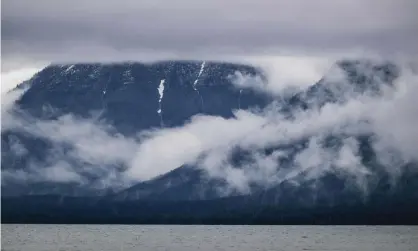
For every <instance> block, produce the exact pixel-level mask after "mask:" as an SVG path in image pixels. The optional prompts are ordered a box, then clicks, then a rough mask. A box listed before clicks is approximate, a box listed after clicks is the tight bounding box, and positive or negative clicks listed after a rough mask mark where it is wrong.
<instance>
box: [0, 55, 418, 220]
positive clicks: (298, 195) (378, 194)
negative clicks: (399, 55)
mask: <svg viewBox="0 0 418 251" xmlns="http://www.w3.org/2000/svg"><path fill="white" fill-rule="evenodd" d="M335 69H337V70H338V74H342V75H343V77H344V78H345V79H346V81H343V82H341V80H333V79H331V80H330V78H329V76H327V75H326V76H324V78H323V79H321V80H320V81H319V82H318V83H315V84H313V85H312V86H310V87H309V88H307V89H305V90H300V91H297V92H292V93H291V94H289V95H287V94H286V95H282V96H273V95H271V94H269V93H268V92H263V91H260V90H259V88H256V87H254V88H248V87H246V88H244V87H239V86H238V85H234V84H233V83H232V78H233V76H234V75H235V74H236V73H237V72H239V73H240V74H241V75H246V76H252V77H259V78H260V79H262V80H264V81H265V80H266V76H265V74H264V72H263V71H262V70H261V69H258V68H256V67H253V66H248V65H240V64H231V63H221V62H193V61H167V62H158V63H153V64H142V63H134V62H129V63H121V64H74V65H51V66H48V67H46V68H45V69H43V70H41V71H40V72H38V73H37V74H36V75H35V76H33V77H32V78H31V79H29V80H28V81H25V82H24V83H22V85H21V86H20V87H18V88H22V89H25V88H26V89H25V91H24V92H23V95H22V96H21V97H20V98H19V99H18V100H16V102H15V108H14V109H13V110H12V111H11V112H10V113H11V116H12V118H13V119H16V118H18V119H19V121H20V124H19V126H15V127H10V126H7V127H5V129H4V130H3V129H2V136H1V137H2V167H1V168H2V202H3V205H5V209H4V210H2V220H3V219H5V220H7V221H10V222H14V221H17V222H19V221H20V220H17V219H21V221H23V222H26V221H28V222H31V221H33V220H31V219H35V220H34V221H33V222H45V221H49V220H51V221H52V222H54V221H56V222H63V221H62V219H64V218H65V217H67V216H68V217H70V218H71V219H73V220H74V221H70V222H96V223H100V222H101V223H111V222H113V221H114V222H115V223H117V222H119V223H129V222H138V223H147V222H148V223H155V222H164V220H161V219H165V218H164V217H168V218H167V219H168V221H170V222H171V221H172V222H177V223H187V222H200V221H199V219H200V220H202V221H203V222H207V223H208V222H209V223H211V222H212V223H213V222H215V223H216V222H218V221H217V220H219V222H229V223H234V222H236V223H240V222H241V223H263V222H267V223H268V222H273V223H274V222H275V223H286V222H299V221H300V222H301V223H303V222H305V223H306V224H311V223H314V222H315V217H314V215H317V216H318V215H320V216H318V217H319V218H318V219H320V220H319V221H320V222H325V223H326V222H329V223H332V222H337V223H338V222H340V223H343V221H338V220H337V221H336V219H338V218H339V212H343V213H341V214H342V215H349V214H350V212H349V210H348V208H351V209H352V210H353V211H356V210H357V211H356V212H357V216H352V217H348V216H347V217H348V218H350V219H355V218H356V217H357V219H358V222H359V223H360V224H362V222H363V223H364V222H366V219H367V217H368V215H369V214H371V213H372V212H373V213H375V214H376V216H375V217H376V218H373V219H370V220H371V221H370V222H384V221H381V219H382V218H381V217H382V215H381V214H378V213H377V211H379V208H380V207H382V206H387V207H388V208H387V211H385V212H382V213H384V214H388V215H391V214H396V215H400V214H404V218H402V219H401V220H399V221H396V220H394V221H393V222H395V223H399V222H405V220H407V218H405V217H406V215H413V212H414V210H413V209H414V208H416V209H418V205H417V204H416V203H414V201H418V200H417V199H418V193H417V192H416V191H418V190H417V185H416V184H418V183H417V181H418V175H417V173H416V172H415V171H414V170H415V169H414V168H409V167H408V166H415V164H414V163H406V164H404V167H402V168H403V169H405V172H403V173H402V175H400V177H398V185H396V186H395V188H394V186H393V184H392V182H393V181H392V176H391V175H390V173H388V172H387V171H386V169H385V168H384V167H383V166H382V165H381V163H380V162H379V161H378V159H377V157H376V153H375V150H374V148H373V140H374V135H373V134H369V133H365V134H362V135H356V136H355V139H356V140H357V141H358V144H359V153H358V154H359V157H360V161H361V164H362V165H364V166H366V167H367V168H368V170H370V171H371V172H373V174H374V175H370V176H367V175H366V176H365V177H366V178H365V179H366V180H365V181H364V182H365V183H367V184H368V185H367V189H368V195H367V196H366V197H367V198H366V199H365V197H364V194H363V191H361V187H359V186H353V184H352V183H353V180H350V179H347V175H346V174H345V173H344V172H324V173H323V174H321V175H320V176H318V177H317V178H314V179H312V178H309V177H310V175H311V173H310V172H309V170H304V171H301V172H300V173H298V174H297V175H295V176H294V177H293V178H292V179H289V180H283V181H282V182H275V183H271V184H270V183H269V184H267V183H263V182H261V183H260V182H249V191H247V192H242V191H239V190H236V189H233V188H231V187H230V184H229V183H228V181H227V180H226V179H223V178H222V177H212V176H211V175H209V174H208V173H207V172H206V171H205V170H203V169H201V168H200V167H199V166H198V165H197V164H185V165H181V166H178V167H177V168H175V169H174V170H172V171H169V172H167V173H164V174H161V175H159V176H157V177H155V178H152V179H150V180H147V181H143V182H136V183H134V184H131V185H130V186H129V187H126V184H123V185H121V186H116V187H115V186H106V185H103V186H99V185H97V184H99V182H100V181H101V179H102V178H103V177H102V176H101V175H102V174H101V173H100V172H91V170H102V171H103V172H107V171H106V170H116V174H114V175H116V176H118V175H119V174H120V173H123V171H125V170H126V169H127V166H126V163H118V162H115V163H111V164H108V163H106V164H103V165H102V166H97V165H99V164H97V163H96V162H97V161H96V162H90V163H89V162H86V161H85V160H80V159H78V158H77V156H75V155H74V154H73V147H74V146H72V145H69V144H68V142H67V141H62V142H58V143H57V142H54V141H52V140H51V137H50V138H48V137H44V134H48V133H49V131H48V130H50V129H54V130H57V131H58V132H59V131H60V130H68V128H60V127H58V128H56V127H54V128H52V127H50V126H49V124H46V125H48V126H49V127H42V126H43V125H45V123H44V122H54V126H56V124H58V125H63V123H65V122H71V121H72V120H71V119H72V118H77V119H78V120H81V121H84V120H89V121H90V120H93V121H95V122H97V123H99V122H100V124H106V125H107V126H108V128H110V134H111V135H112V136H114V137H116V138H124V139H129V138H135V137H137V136H138V135H141V134H142V133H144V132H150V131H151V132H152V131H155V130H158V129H164V128H181V127H182V126H184V125H186V124H188V123H189V122H190V121H191V120H192V119H193V117H194V116H195V115H211V116H217V117H221V118H224V119H233V118H235V116H236V114H235V113H234V112H235V111H236V110H239V109H241V110H247V111H262V110H263V109H266V108H268V107H270V106H274V107H276V108H277V110H274V111H275V112H277V113H280V114H281V115H283V118H289V119H290V120H291V119H292V117H294V116H297V114H298V113H299V112H300V111H307V110H315V109H320V108H321V107H324V106H326V105H329V104H342V103H346V102H348V101H349V100H350V99H353V98H356V97H357V96H361V95H364V94H367V95H371V96H379V95H382V93H383V92H384V91H385V90H386V89H387V88H394V81H395V80H396V79H397V78H398V77H399V75H400V69H399V68H398V67H397V65H395V64H393V63H390V62H381V63H376V62H372V61H367V60H342V61H339V62H337V63H336V64H335V66H334V70H335ZM329 74H331V75H332V74H334V73H333V72H332V71H331V72H330V73H329ZM255 84H257V83H255V82H254V85H255ZM68 115H71V117H68ZM6 118H8V117H6ZM39 121H41V123H40V122H39ZM6 122H7V121H6ZM6 122H5V123H6ZM22 124H23V126H22ZM25 125H34V126H36V130H37V131H36V133H33V132H34V131H33V130H32V129H30V130H28V129H27V126H25ZM77 126H88V125H87V124H80V125H79V124H77ZM2 127H4V126H3V121H2ZM22 127H23V128H22ZM45 128H47V129H45ZM72 130H73V129H72ZM80 130H81V129H80ZM92 130H96V128H92ZM39 131H41V132H42V133H39ZM93 133H96V132H94V131H92V134H93ZM87 137H88V136H87ZM271 137H275V135H272V136H271ZM345 138H347V135H344V134H335V133H330V134H329V135H327V136H326V137H325V139H324V142H323V144H324V145H325V146H324V147H325V148H326V149H330V150H332V151H340V150H341V147H342V142H343V141H344V140H345ZM86 140H89V139H88V138H87V139H86ZM91 140H96V139H93V138H92V139H91ZM169 143H170V142H167V144H169ZM311 143H312V135H307V136H306V137H304V138H299V139H297V140H295V141H291V142H289V143H287V144H282V143H280V144H272V145H270V146H269V147H266V148H261V149H257V156H261V158H266V159H275V161H277V168H278V166H280V172H283V173H285V174H292V170H293V168H294V164H295V161H296V158H297V156H298V155H299V154H301V153H302V152H303V151H305V150H307V149H309V147H310V144H311ZM135 146H136V145H135ZM19 147H21V148H19ZM170 147H176V146H175V145H172V146H170ZM19 149H21V151H19ZM86 150H91V149H86ZM93 150H94V149H93ZM129 150H130V149H124V148H123V149H114V151H121V152H123V151H129ZM277 151H284V152H286V153H287V156H278V157H276V156H275V154H276V153H277ZM121 154H123V153H121ZM51 156H52V157H54V156H55V158H54V161H57V159H56V156H59V158H62V159H63V162H64V163H65V164H66V165H67V166H68V165H70V168H71V170H77V173H78V174H81V175H82V177H83V178H84V179H86V180H85V182H83V183H81V184H80V183H78V182H77V181H74V179H72V178H74V177H73V176H72V175H73V173H68V177H66V178H67V180H65V181H63V180H57V179H58V177H56V176H54V173H53V172H52V173H51V174H50V173H49V175H50V176H48V177H46V179H45V177H42V179H39V177H38V176H36V175H37V174H38V172H41V171H40V170H41V169H42V168H47V167H48V166H49V165H51ZM254 156H255V155H254V149H253V148H251V147H250V148H242V149H241V148H236V149H234V151H233V152H232V153H231V155H230V156H229V158H230V164H231V165H232V166H233V167H235V168H237V169H241V168H243V166H245V164H246V163H249V162H251V161H253V159H254ZM203 157H204V156H203ZM67 166H65V167H67ZM28 170H31V172H32V171H33V170H35V175H32V174H31V175H32V176H33V177H32V176H29V177H27V176H24V177H23V178H21V179H16V178H15V177H14V176H19V175H22V174H25V173H27V171H28ZM53 170H54V169H53ZM63 170H64V171H67V170H68V169H58V171H59V172H62V171H63ZM331 170H333V169H332V167H331ZM51 175H52V176H51ZM398 206H399V208H398V209H396V208H397V207H398ZM37 207H38V209H36V208H37ZM13 208H19V210H14V209H13ZM52 211H57V212H56V213H54V214H53V215H52V216H51V218H48V217H49V216H48V217H47V216H46V215H47V212H52ZM135 212H141V214H142V215H143V218H141V217H139V216H137V215H136V214H135ZM185 212H186V213H189V214H190V217H191V219H187V218H185V217H184V213H185ZM292 212H293V214H292ZM278 213H280V217H279V216H278V215H277V214H278ZM96 214H97V218H95V217H96V216H95V215H96ZM305 214H306V217H305V216H303V215H305ZM28 215H29V216H28ZM30 215H32V216H33V217H34V218H31V217H32V216H30ZM121 215H125V216H124V217H122V216H121ZM164 215H165V216H164ZM182 215H183V216H182ZM308 215H309V216H308ZM327 215H329V217H328V216H327ZM353 215H356V214H353ZM249 216H251V217H249ZM45 217H46V218H45ZM138 217H139V218H138ZM235 217H236V218H235ZM248 217H249V218H251V219H253V220H254V221H243V219H245V218H248ZM254 217H255V218H254ZM257 217H258V218H257ZM277 217H279V218H277ZM309 217H311V218H309ZM327 217H328V218H327ZM414 217H415V216H414ZM36 219H39V221H38V220H36ZM89 219H95V220H89ZM106 219H107V220H106ZM64 222H66V221H64ZM347 223H349V222H347Z"/></svg>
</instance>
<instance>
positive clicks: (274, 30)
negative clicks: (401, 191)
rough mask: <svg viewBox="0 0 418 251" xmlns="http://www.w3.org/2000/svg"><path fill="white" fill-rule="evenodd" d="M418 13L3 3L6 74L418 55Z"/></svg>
mask: <svg viewBox="0 0 418 251" xmlns="http://www.w3.org/2000/svg"><path fill="white" fill-rule="evenodd" d="M417 13H418V1H416V0H339V1H336V0H316V1H305V0H293V1H288V0H257V1H254V0H240V1H238V0H229V1H225V0H206V1H200V0H177V1H171V0H170V1H168V0H139V1H138V0H118V1H103V0H89V1H85V0H71V1H64V0H36V1H31V0H3V1H2V8H1V14H2V16H1V21H2V24H1V25H2V30H1V42H2V75H4V76H6V77H7V74H8V73H10V72H11V71H13V72H14V73H13V74H15V75H19V74H20V75H22V76H23V75H25V76H26V75H29V74H30V73H32V72H33V70H32V71H31V70H28V69H34V68H36V67H37V68H39V67H42V66H44V65H45V64H47V63H49V62H56V61H75V62H79V61H119V60H154V59H163V58H191V59H195V58H196V59H200V58H208V57H210V58H226V59H228V58H232V57H233V56H239V57H241V56H244V57H247V56H256V57H257V56H261V55H269V56H271V55H277V54H283V53H286V54H287V55H295V56H299V57H300V56H305V55H325V54H330V53H348V52H351V51H357V52H358V51H367V52H368V53H371V52H372V53H377V54H380V55H394V54H402V55H414V56H416V55H417V54H418V47H417V46H416V44H418V15H417ZM16 71H17V72H18V73H16ZM25 73H26V74H25ZM3 82H4V81H3ZM3 86H4V84H3Z"/></svg>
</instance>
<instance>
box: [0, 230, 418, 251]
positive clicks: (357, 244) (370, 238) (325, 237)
mask: <svg viewBox="0 0 418 251" xmlns="http://www.w3.org/2000/svg"><path fill="white" fill-rule="evenodd" d="M1 237H2V245H1V250H5V251H12V250H13V251H17V250H19V251H20V250H22V251H25V250H28V251H29V250H30V251H52V250H54V251H57V250H59V251H65V250H82V251H88V250H102V251H118V250H123V251H128V250H140V251H147V250H150V251H154V250H155V251H156V250H174V251H191V250H193V251H194V250H204V251H206V250H207V251H212V250H222V251H235V250H237V251H256V250H284V251H287V250H292V251H293V250H321V251H323V250H333V251H337V250H344V251H346V250H356V251H359V250H361V251H366V250H379V251H386V250H387V251H394V250H396V251H403V250H411V251H416V250H418V226H178V225H152V226H151V225H15V224H6V225H1Z"/></svg>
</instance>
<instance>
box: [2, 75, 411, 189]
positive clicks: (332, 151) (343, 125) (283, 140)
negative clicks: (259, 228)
mask: <svg viewBox="0 0 418 251" xmlns="http://www.w3.org/2000/svg"><path fill="white" fill-rule="evenodd" d="M241 77H242V78H246V77H245V76H241ZM248 81H251V80H250V79H249V80H248ZM269 81H276V80H274V78H273V79H269ZM297 81H299V80H297ZM297 81H296V82H297ZM325 81H328V82H329V83H330V84H331V85H336V84H338V85H339V86H340V87H341V88H343V87H344V86H345V87H347V86H350V85H351V84H350V83H349V82H348V81H347V79H346V78H345V77H343V76H342V75H340V74H333V75H332V77H330V78H328V79H327V78H325ZM238 85H239V84H238ZM273 85H274V84H270V83H269V84H267V89H264V91H270V90H273V89H274V90H280V89H281V87H280V88H277V89H276V87H272V86H273ZM298 85H299V84H298ZM277 86H280V84H278V85H277ZM284 86H286V85H284ZM260 90H262V89H260ZM331 90H333V89H332V88H331ZM335 90H339V88H336V89H335ZM344 90H345V91H344V92H343V93H345V95H346V99H344V100H345V101H344V102H338V103H327V104H325V105H324V106H320V107H319V106H313V107H312V108H311V109H308V110H296V111H294V112H293V114H292V116H290V117H289V116H287V115H286V114H283V113H280V112H279V111H280V108H281V107H282V106H283V105H284V104H283V103H281V102H280V100H278V101H277V102H274V103H272V104H271V105H270V106H268V107H267V108H266V109H264V110H263V111H260V112H256V111H244V110H236V111H235V112H234V114H235V117H234V118H230V119H225V118H221V117H217V116H206V115H197V116H194V117H193V118H191V120H190V122H188V123H186V124H185V125H184V126H180V127H175V128H162V129H159V128H158V129H157V128H156V129H153V130H150V131H147V132H142V133H141V134H139V135H137V136H132V137H127V136H124V135H121V134H118V133H117V132H116V131H115V130H114V128H112V127H111V126H109V125H107V124H106V123H105V122H104V121H101V120H99V119H97V118H90V119H85V118H78V117H75V116H73V115H71V114H67V115H64V116H62V117H60V118H58V119H56V120H37V119H34V118H29V119H31V123H28V117H25V116H23V117H22V116H16V112H19V111H17V110H15V109H16V107H15V106H13V105H12V104H13V100H16V99H17V98H18V97H19V95H20V94H21V93H22V92H23V90H17V91H15V92H11V93H9V94H7V96H5V97H7V98H6V99H4V98H3V99H2V133H5V132H7V131H18V132H21V133H23V134H26V135H30V136H31V137H35V138H42V139H44V140H47V141H49V142H51V144H52V145H53V148H52V149H53V151H52V152H50V153H49V154H48V159H47V160H45V163H39V162H36V161H33V160H32V161H31V162H30V163H31V165H32V168H30V169H29V171H28V172H26V173H25V172H23V171H18V172H16V175H15V176H14V177H21V178H22V177H23V178H24V179H35V180H40V179H43V180H50V181H56V182H75V181H76V182H79V183H85V181H86V177H90V176H92V175H96V176H97V177H99V178H98V181H97V182H98V183H100V186H102V187H112V186H118V187H120V186H127V185H129V184H132V183H135V182H139V181H144V180H149V179H152V178H154V177H156V176H158V175H161V174H164V173H167V172H169V171H171V170H173V169H175V168H177V167H179V166H181V165H184V164H191V165H196V166H197V167H198V168H201V169H203V170H205V171H206V172H207V173H208V174H209V176H211V177H214V178H220V179H224V180H225V181H227V183H228V184H229V186H230V188H231V189H235V190H238V191H241V192H249V191H250V190H251V189H250V187H251V185H252V184H259V185H265V186H270V185H274V184H278V183H280V182H282V181H284V180H295V181H297V180H298V179H300V177H303V179H305V180H307V179H317V178H319V177H321V176H322V175H324V174H326V173H330V172H331V173H337V174H339V175H342V176H344V177H347V178H348V179H350V180H352V181H353V183H354V184H356V186H358V187H360V188H362V189H363V190H367V177H368V176H371V175H373V172H372V170H370V169H369V168H368V167H366V166H364V164H363V163H362V161H361V156H360V154H359V151H360V150H359V142H358V140H357V136H359V135H368V134H374V135H375V140H374V141H373V147H374V148H375V150H376V151H377V154H378V156H377V157H378V160H379V161H380V162H381V163H383V164H384V166H385V168H386V169H387V170H388V172H389V173H393V174H396V173H399V172H402V169H401V166H402V165H403V164H405V163H408V162H412V161H418V159H417V158H418V156H417V154H416V153H417V152H418V148H417V143H418V131H417V130H416V128H415V126H414V125H416V124H418V108H417V106H416V104H415V103H416V100H415V99H416V97H417V96H418V78H417V75H416V74H415V73H413V72H412V71H410V70H409V69H407V68H403V69H402V75H401V76H400V77H399V78H398V79H397V80H396V83H395V86H394V88H386V89H385V88H384V89H383V92H382V94H381V95H379V96H376V95H369V93H367V92H366V93H355V91H354V90H353V89H350V88H346V89H344ZM349 90H351V93H350V92H349ZM277 92H278V91H277ZM337 93H338V92H337ZM339 94H340V93H339ZM318 98H320V97H318ZM3 101H7V102H5V103H4V104H3ZM332 135H337V136H338V137H339V139H341V140H339V142H338V143H337V144H335V145H331V146H330V145H329V144H328V143H327V140H328V138H329V136H332ZM303 141H307V142H306V144H305V147H303V148H301V149H299V150H297V151H296V152H293V153H292V151H293V150H292V149H293V148H292V147H297V145H298V144H299V143H298V142H303ZM15 143H16V142H15ZM22 147H24V146H22ZM268 148H274V149H276V150H274V151H273V152H272V153H271V154H266V153H265V149H268ZM21 149H22V148H20V147H16V145H15V146H12V148H11V151H12V152H14V153H15V154H16V155H19V154H22V153H23V152H24V151H21ZM237 149H241V150H244V151H247V152H248V156H247V158H248V160H247V161H244V162H243V163H238V164H237V163H234V162H233V161H231V156H232V155H233V153H234V151H237ZM388 153H393V154H394V156H396V158H388ZM291 154H293V157H292V158H293V159H294V161H292V162H291V168H289V167H288V166H286V164H278V163H281V162H280V160H281V159H283V158H286V157H288V156H290V155H291ZM39 166H44V167H46V168H38V167H39ZM80 167H82V168H80ZM41 170H42V171H41ZM8 172H9V173H8V174H7V177H8V178H10V177H13V174H12V173H10V171H8ZM301 174H303V175H301ZM3 177H6V176H3ZM34 177H35V178H34ZM23 178H22V179H23ZM95 185H96V186H99V185H98V184H95Z"/></svg>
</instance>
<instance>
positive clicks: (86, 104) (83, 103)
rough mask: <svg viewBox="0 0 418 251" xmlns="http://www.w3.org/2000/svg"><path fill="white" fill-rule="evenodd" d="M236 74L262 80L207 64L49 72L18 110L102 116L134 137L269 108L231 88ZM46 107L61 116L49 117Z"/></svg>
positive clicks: (245, 69) (259, 97)
mask: <svg viewBox="0 0 418 251" xmlns="http://www.w3.org/2000/svg"><path fill="white" fill-rule="evenodd" d="M235 72H241V73H242V74H249V75H256V74H261V72H260V71H259V70H258V69H256V68H254V67H250V66H245V65H233V64H227V63H206V62H161V63H156V64H140V63H125V64H112V65H101V64H75V65H64V66H49V67H47V68H45V69H44V70H42V71H41V72H39V73H38V74H37V75H36V76H35V77H34V78H33V79H32V80H31V81H30V82H31V87H30V89H29V90H28V91H27V92H26V93H25V94H24V95H23V96H22V98H21V99H20V100H19V101H18V104H19V106H20V107H21V108H22V109H23V110H25V111H28V112H30V113H31V114H32V115H33V116H35V117H45V116H49V118H54V117H58V116H60V115H62V114H67V113H71V114H75V115H78V116H82V117H89V116H91V113H92V112H101V117H102V118H104V119H105V120H107V122H109V123H111V124H112V125H113V126H115V128H116V129H117V130H118V132H121V133H124V134H131V133H135V132H139V131H142V130H145V129H150V128H153V127H160V126H165V127H173V126H179V125H182V124H184V123H185V122H186V121H187V120H188V119H190V118H191V117H192V116H193V115H196V114H208V115H217V116H222V117H226V118H227V117H232V116H233V114H232V111H233V110H235V109H238V107H241V108H242V109H246V108H249V107H254V106H258V107H264V106H265V105H266V104H268V103H269V102H270V100H271V98H270V97H269V96H268V95H263V94H260V93H255V92H252V91H249V90H245V91H243V92H240V90H239V89H237V88H236V87H235V86H233V85H232V84H231V83H230V77H231V76H232V75H234V74H235ZM161 81H164V84H163V86H164V87H163V88H164V91H163V97H162V98H161V107H160V105H159V99H160V97H159V92H158V88H159V85H160V83H161ZM39 101H41V102H39ZM45 106H47V107H51V108H53V110H56V112H55V113H54V112H51V113H50V114H48V113H46V112H45ZM159 109H161V114H159V113H158V112H157V111H158V110H159Z"/></svg>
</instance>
